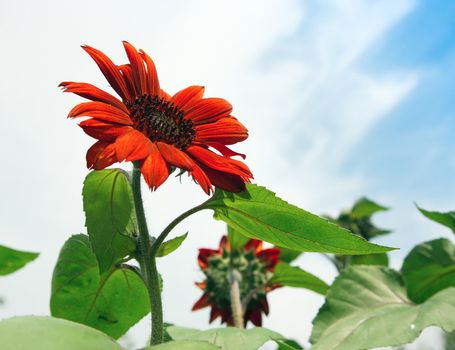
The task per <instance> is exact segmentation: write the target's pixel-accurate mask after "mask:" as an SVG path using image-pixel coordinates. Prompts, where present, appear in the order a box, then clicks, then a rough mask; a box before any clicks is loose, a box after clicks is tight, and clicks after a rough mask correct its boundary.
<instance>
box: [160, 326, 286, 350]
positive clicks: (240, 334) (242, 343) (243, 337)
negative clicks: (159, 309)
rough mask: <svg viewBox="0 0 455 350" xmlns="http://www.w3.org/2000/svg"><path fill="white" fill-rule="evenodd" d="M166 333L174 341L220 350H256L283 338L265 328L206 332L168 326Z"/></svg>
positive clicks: (220, 329)
mask: <svg viewBox="0 0 455 350" xmlns="http://www.w3.org/2000/svg"><path fill="white" fill-rule="evenodd" d="M167 332H168V333H169V335H170V336H171V338H172V339H174V340H200V341H207V342H209V343H211V344H214V345H216V346H218V347H219V348H220V349H221V350H239V349H242V350H257V349H258V348H259V347H261V346H262V345H263V344H264V343H266V342H267V341H269V340H278V339H283V337H282V336H281V335H280V334H278V333H276V332H274V331H271V330H269V329H266V328H260V327H256V328H251V329H247V330H244V329H239V328H235V327H227V328H214V329H209V330H206V331H198V330H197V329H191V328H185V327H176V326H170V327H168V328H167Z"/></svg>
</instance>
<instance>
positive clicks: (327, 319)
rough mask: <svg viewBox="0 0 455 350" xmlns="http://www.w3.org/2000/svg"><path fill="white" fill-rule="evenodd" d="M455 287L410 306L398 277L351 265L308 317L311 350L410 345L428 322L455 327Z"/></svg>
mask: <svg viewBox="0 0 455 350" xmlns="http://www.w3.org/2000/svg"><path fill="white" fill-rule="evenodd" d="M454 313H455V288H448V289H445V290H443V291H441V292H439V293H438V294H435V295H434V296H433V297H431V298H430V299H428V300H427V301H426V302H425V303H423V304H421V305H415V304H412V303H411V302H410V301H409V300H408V298H407V296H406V290H405V287H404V283H403V279H402V277H401V275H400V274H399V273H398V272H396V271H394V270H391V269H388V268H385V267H382V266H352V267H349V268H348V269H346V270H345V271H344V272H343V273H341V274H340V275H339V277H338V278H337V279H336V280H335V282H334V283H333V284H332V286H331V287H330V289H329V292H328V294H327V298H326V302H325V303H324V305H323V306H322V308H321V309H320V310H319V313H318V315H317V317H316V318H315V320H314V321H313V326H314V327H313V333H312V335H311V342H312V343H315V344H314V346H313V347H312V348H311V349H312V350H331V349H336V350H352V349H358V350H361V349H371V348H376V347H383V346H394V345H401V344H405V343H409V342H411V341H413V340H414V339H415V338H417V337H418V336H419V334H420V333H421V332H422V330H423V329H425V328H426V327H428V326H432V325H435V326H439V327H441V328H443V329H444V330H445V331H448V332H450V331H452V330H454V329H455V317H453V314H454Z"/></svg>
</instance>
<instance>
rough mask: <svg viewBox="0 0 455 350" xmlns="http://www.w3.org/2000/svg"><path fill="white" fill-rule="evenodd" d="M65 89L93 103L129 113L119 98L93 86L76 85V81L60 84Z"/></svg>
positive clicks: (85, 84)
mask: <svg viewBox="0 0 455 350" xmlns="http://www.w3.org/2000/svg"><path fill="white" fill-rule="evenodd" d="M59 86H60V87H62V88H63V92H72V93H74V94H76V95H79V96H81V97H84V98H87V99H89V100H92V101H97V102H104V103H108V104H110V105H112V106H114V107H117V108H118V109H121V110H122V111H124V112H126V113H127V112H128V110H127V109H126V106H125V105H124V104H123V103H122V101H120V100H119V99H118V98H117V97H115V96H113V95H111V94H110V93H108V92H106V91H104V90H101V89H99V88H97V87H96V86H94V85H92V84H87V83H76V82H74V81H64V82H61V83H60V84H59Z"/></svg>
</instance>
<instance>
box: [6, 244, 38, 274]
mask: <svg viewBox="0 0 455 350" xmlns="http://www.w3.org/2000/svg"><path fill="white" fill-rule="evenodd" d="M38 255H39V254H38V253H30V252H23V251H20V250H15V249H11V248H8V247H5V246H2V245H0V276H4V275H8V274H10V273H13V272H15V271H17V270H19V269H21V268H23V267H24V266H25V265H26V264H28V263H29V262H30V261H33V260H35V259H36V258H37V257H38Z"/></svg>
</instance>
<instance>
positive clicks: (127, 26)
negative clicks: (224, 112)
mask: <svg viewBox="0 0 455 350" xmlns="http://www.w3.org/2000/svg"><path fill="white" fill-rule="evenodd" d="M0 39H1V42H2V45H3V50H2V53H3V54H2V55H0V64H1V67H2V77H1V79H0V96H1V97H0V99H1V104H0V115H1V118H2V119H1V120H2V125H3V134H2V137H1V139H0V146H1V147H0V156H1V160H2V172H1V175H0V179H1V183H2V184H3V186H2V190H1V195H2V196H1V201H0V212H1V213H2V214H1V219H2V225H1V229H0V244H4V245H7V246H11V247H14V248H17V249H24V250H30V251H37V252H41V256H40V257H39V259H38V260H37V261H35V262H34V263H33V264H30V265H29V266H28V267H27V268H26V269H24V270H22V271H20V272H18V273H16V274H13V275H11V276H8V277H5V278H2V281H1V282H0V295H2V296H4V297H5V299H6V301H7V303H6V305H5V306H3V307H2V308H1V309H0V317H2V318H3V317H9V316H12V315H18V314H19V315H25V314H48V313H49V308H48V301H49V291H50V278H51V274H52V268H53V265H54V264H55V261H56V258H57V255H58V252H59V249H60V247H61V246H62V244H63V243H64V241H65V240H66V239H67V238H68V237H69V236H70V235H71V234H74V233H80V232H85V229H84V216H83V213H82V200H81V195H80V193H81V188H82V181H83V179H84V177H85V176H86V174H87V170H86V168H85V151H86V149H87V148H88V147H89V145H90V144H91V143H92V142H93V141H92V140H90V139H89V137H88V136H86V135H85V134H83V133H82V132H81V130H80V128H78V127H77V126H76V125H75V124H74V122H72V121H69V120H67V119H66V118H65V117H66V115H67V113H68V111H69V109H70V108H71V107H72V106H73V105H74V104H75V103H76V102H78V101H80V100H81V99H79V98H77V97H75V96H70V95H64V94H62V93H61V92H60V91H59V89H58V88H57V85H58V83H59V82H60V81H63V80H74V81H87V82H91V83H93V84H96V85H98V86H100V87H102V88H106V89H109V87H108V86H107V82H106V81H105V80H104V79H103V77H102V75H101V73H100V72H99V71H98V69H97V67H96V65H95V64H94V63H93V62H92V61H91V59H90V58H89V57H88V55H87V54H85V53H84V52H83V50H81V49H80V45H81V44H89V45H92V46H95V47H97V48H99V49H101V50H103V51H104V52H106V53H107V54H108V55H109V56H110V57H112V58H113V59H114V61H116V62H118V63H122V62H125V59H126V58H125V55H124V53H123V50H122V46H121V40H128V41H130V42H131V43H133V44H134V45H136V46H137V47H140V48H143V49H145V50H146V51H147V52H148V53H149V54H150V55H151V56H152V57H153V58H154V60H155V63H156V64H157V67H158V73H159V75H160V81H161V84H162V86H163V88H164V89H166V90H167V91H169V92H171V93H172V92H175V91H178V90H179V89H181V88H183V87H186V86H188V85H192V84H200V85H205V86H206V93H207V96H218V97H224V98H226V99H228V100H229V101H230V102H231V103H232V104H233V105H234V114H235V115H236V116H237V117H238V118H239V119H240V120H241V121H242V122H243V123H244V124H245V125H246V126H247V127H248V128H249V130H250V135H251V136H250V138H249V139H248V140H247V141H246V142H244V143H242V144H240V145H237V147H235V149H236V150H237V151H240V152H242V153H246V154H247V156H248V157H247V163H248V164H249V166H250V168H251V169H252V170H253V172H254V174H255V181H256V182H257V183H259V184H261V185H265V186H267V187H268V188H270V189H272V190H274V191H275V192H277V194H278V195H279V196H281V197H283V198H285V199H286V200H288V201H290V202H292V203H294V204H297V205H299V206H301V207H303V208H305V209H307V210H310V211H312V212H315V213H320V214H321V213H331V214H335V213H336V212H337V211H338V210H339V209H341V208H346V207H349V206H350V205H351V203H352V202H353V201H354V200H355V199H356V198H358V197H360V196H362V195H368V196H369V197H371V198H373V199H375V200H377V201H378V202H380V203H382V204H385V205H387V206H390V207H392V208H393V210H392V211H390V212H387V213H384V214H380V215H378V218H377V219H378V220H377V222H378V224H380V225H382V226H383V227H389V228H392V229H394V230H395V233H394V234H393V235H390V236H388V237H385V238H383V239H382V240H381V242H380V243H386V244H387V245H392V246H395V247H400V248H401V250H400V251H397V252H395V253H393V264H394V266H395V267H399V266H400V263H401V259H402V257H403V256H404V255H405V254H406V253H407V252H408V251H409V249H410V248H411V247H412V245H413V244H415V243H417V242H420V241H423V240H429V239H432V238H435V237H439V236H447V237H449V234H448V233H447V232H446V231H445V230H444V229H443V228H442V227H438V226H436V225H434V224H432V223H430V222H427V221H425V219H423V218H422V217H421V216H420V215H419V214H418V213H417V212H416V210H415V208H414V206H413V201H416V202H417V203H419V204H420V205H422V206H423V207H426V208H430V209H437V210H449V209H454V207H455V204H454V198H455V177H454V176H453V173H454V171H455V156H454V153H453V148H454V146H455V138H454V137H453V135H454V131H455V102H454V101H455V99H454V97H455V96H454V91H455V80H454V79H453V77H454V74H455V3H453V2H451V1H437V2H435V1H430V0H420V1H417V0H416V1H411V0H401V1H393V0H390V1H389V0H383V1H375V0H373V1H371V0H363V1H362V0H351V1H350V0H346V1H342V0H340V1H329V0H327V1H320V0H319V1H316V0H312V1H310V0H308V1H297V0H276V1H274V0H270V1H267V2H266V1H262V0H250V1H240V0H239V1H237V0H231V1H214V0H191V1H189V0H186V1H131V2H129V3H125V2H121V1H116V0H110V1H96V2H94V1H87V0H81V1H77V2H76V1H73V2H63V1H50V0H43V1H24V0H22V1H21V0H18V1H14V2H13V1H0ZM145 197H146V198H147V201H146V207H147V208H146V210H147V217H148V219H149V222H150V227H151V229H152V231H154V232H157V231H159V230H160V229H162V228H163V227H164V226H165V225H166V224H167V223H168V222H169V221H170V220H171V219H172V218H173V217H175V216H176V215H178V214H179V213H181V212H182V211H184V210H186V209H188V208H190V207H192V206H194V205H195V204H198V203H200V202H201V201H203V200H204V199H205V195H204V193H203V192H202V191H201V190H200V189H199V188H198V187H197V186H195V185H194V184H192V183H191V182H190V181H183V183H182V184H180V183H179V181H178V180H176V179H170V180H169V181H167V183H166V184H165V185H164V186H162V187H161V188H160V189H159V190H158V192H155V193H149V194H146V195H145ZM187 230H188V231H190V236H189V238H188V239H187V241H186V242H185V243H184V245H183V247H182V248H181V250H180V251H179V253H178V254H174V255H171V256H169V257H167V258H165V259H163V261H161V264H160V269H161V270H162V273H163V275H164V276H165V287H164V298H165V301H164V303H165V304H164V306H165V316H166V320H167V321H170V322H174V323H176V324H180V325H186V326H192V327H201V328H203V327H207V319H208V313H207V312H204V311H200V312H198V313H191V312H190V308H191V305H192V303H193V302H194V301H195V300H196V299H197V298H198V295H199V292H198V290H197V289H196V288H195V287H194V285H193V282H194V281H195V280H198V279H199V278H200V277H201V275H200V273H199V272H198V271H197V268H196V260H195V259H196V255H197V248H198V247H214V246H216V244H217V242H218V240H219V238H220V236H221V235H222V234H223V232H224V231H225V227H224V226H223V224H222V223H219V222H215V221H213V220H212V218H211V214H210V213H209V212H207V213H200V214H197V215H196V216H194V217H192V218H190V219H188V220H187V221H185V222H184V223H182V224H181V225H179V226H178V227H177V229H176V231H175V234H181V233H183V232H186V231H187ZM298 263H299V264H300V265H301V266H303V267H304V268H306V269H308V270H310V271H313V272H315V273H318V274H320V275H321V276H322V277H323V278H324V279H326V280H327V281H328V282H329V281H331V279H332V278H333V277H334V271H333V270H332V269H331V267H330V266H328V265H327V264H326V262H325V260H323V259H322V258H321V257H319V256H318V255H317V254H307V255H305V256H304V257H303V258H301V259H300V260H299V261H298ZM321 302H322V299H321V298H320V297H318V296H316V295H314V294H312V293H311V292H305V291H302V290H292V289H289V290H279V291H275V292H274V294H272V296H271V317H270V318H269V319H267V320H266V322H265V326H267V327H270V328H274V329H276V330H278V331H280V332H282V333H284V334H285V335H287V336H290V337H294V338H297V339H299V340H300V341H302V342H305V341H306V340H307V339H308V336H309V334H310V330H311V319H312V318H313V317H314V315H315V314H316V312H317V309H318V307H319V306H320V305H321ZM147 328H148V320H145V321H143V322H142V323H141V324H140V325H139V326H137V327H135V328H134V329H133V330H132V333H131V338H136V339H138V340H140V339H145V338H146V333H147Z"/></svg>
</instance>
